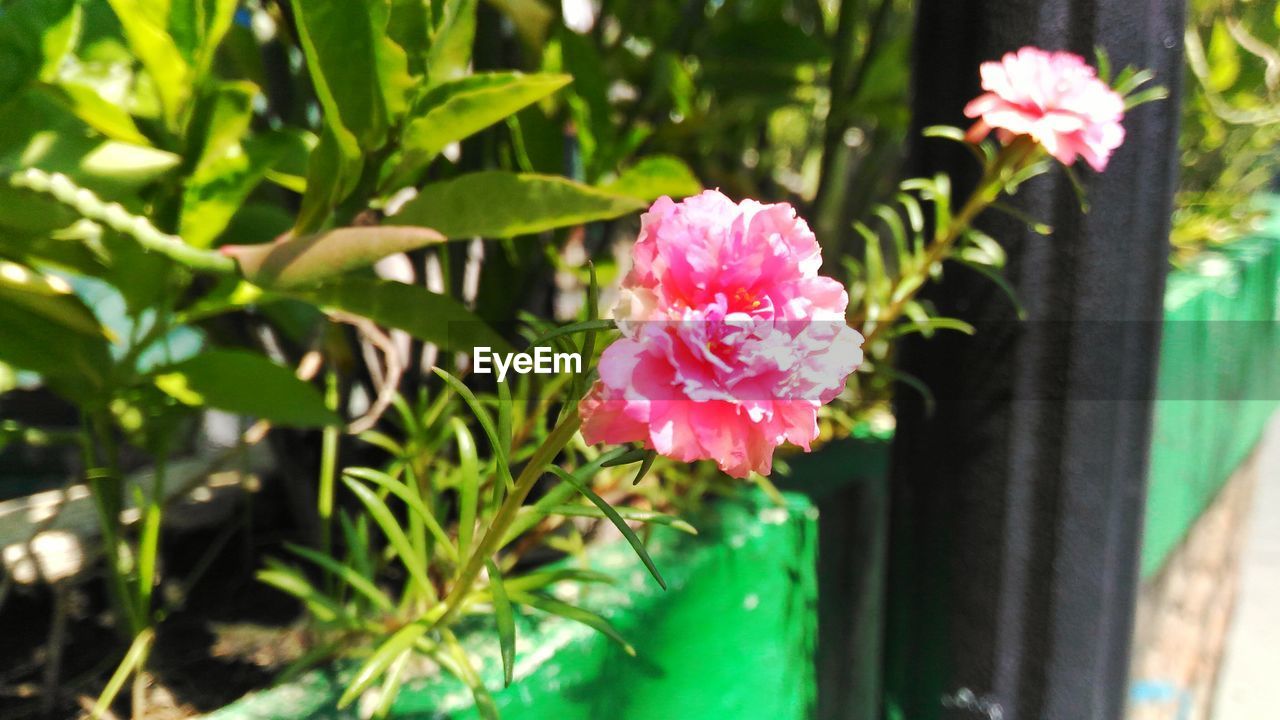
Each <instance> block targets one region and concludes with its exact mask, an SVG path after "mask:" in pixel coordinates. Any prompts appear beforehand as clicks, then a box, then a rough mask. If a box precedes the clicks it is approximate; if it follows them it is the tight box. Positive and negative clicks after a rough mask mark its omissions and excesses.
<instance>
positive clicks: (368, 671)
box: [338, 622, 427, 708]
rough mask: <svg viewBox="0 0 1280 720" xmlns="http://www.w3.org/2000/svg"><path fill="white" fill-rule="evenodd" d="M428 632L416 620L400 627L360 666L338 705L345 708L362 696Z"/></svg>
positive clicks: (424, 626)
mask: <svg viewBox="0 0 1280 720" xmlns="http://www.w3.org/2000/svg"><path fill="white" fill-rule="evenodd" d="M426 632H427V626H426V625H425V624H423V623H421V622H415V623H412V624H410V625H406V626H404V627H402V628H400V630H398V631H397V632H396V634H395V635H392V636H391V637H390V638H388V639H387V641H386V642H384V643H383V644H382V645H380V646H378V649H377V650H375V651H374V652H373V655H370V656H369V659H368V660H366V661H365V663H364V665H361V666H360V670H358V671H357V672H356V674H355V677H353V678H352V679H351V682H350V683H349V684H348V685H347V689H346V691H345V692H343V693H342V697H340V698H338V707H339V708H345V707H346V706H348V705H350V704H351V703H352V701H354V700H355V699H356V698H358V697H360V694H361V693H363V692H364V691H365V690H367V689H369V686H370V685H372V684H373V683H374V682H375V681H376V680H377V679H378V678H379V677H380V676H381V675H382V674H383V673H384V672H386V670H387V668H389V667H391V664H392V663H393V662H395V661H396V659H397V658H399V657H400V656H401V655H403V654H404V653H405V652H408V651H410V650H412V648H413V646H414V643H416V642H418V639H419V638H421V637H422V636H423V635H425V634H426Z"/></svg>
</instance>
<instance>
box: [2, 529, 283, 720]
mask: <svg viewBox="0 0 1280 720" xmlns="http://www.w3.org/2000/svg"><path fill="white" fill-rule="evenodd" d="M257 509H259V510H260V509H261V505H259V507H258V508H257ZM276 514H277V515H283V513H276ZM262 520H263V518H261V517H256V518H255V519H254V521H253V523H252V525H253V526H254V527H256V528H259V530H258V531H257V533H249V532H246V531H244V530H243V527H244V526H243V524H242V525H241V529H240V530H237V531H235V532H233V533H232V534H231V535H230V536H229V537H226V536H222V537H220V536H219V535H220V533H222V532H223V531H222V530H220V529H214V530H212V531H208V532H204V531H202V532H195V533H187V534H183V535H177V536H166V537H165V538H164V542H163V543H162V547H163V548H165V552H164V557H163V561H164V568H165V569H166V573H165V578H166V580H165V582H164V584H162V585H161V587H159V588H157V591H156V594H157V597H158V598H165V597H172V596H174V595H175V594H176V593H178V592H180V591H179V590H178V588H180V587H183V586H184V585H185V584H187V583H188V582H190V583H191V590H190V592H189V593H187V595H186V600H185V602H183V603H182V604H181V606H180V607H179V608H178V609H177V610H175V611H173V612H172V613H171V614H169V615H168V616H167V617H166V618H164V620H163V621H162V622H161V624H160V625H159V627H158V630H157V633H156V644H155V647H154V648H153V650H152V653H151V658H150V661H149V664H148V667H149V670H150V678H149V679H150V682H149V683H148V687H147V689H146V711H145V713H144V714H143V716H142V717H145V718H149V719H152V718H153V719H155V720H171V719H176V718H187V717H193V716H197V715H200V714H203V713H206V712H209V711H212V710H215V709H217V708H219V707H222V706H224V705H226V704H228V703H230V702H231V701H233V700H235V699H237V698H239V697H241V696H242V695H244V694H245V693H247V692H249V691H252V690H255V689H258V688H262V687H266V686H267V685H269V684H270V683H271V682H272V680H273V679H274V678H275V677H276V676H277V675H278V674H279V672H280V670H282V669H283V668H284V667H285V666H287V664H288V663H289V662H290V661H291V660H293V659H296V658H297V657H298V656H300V655H301V654H302V652H303V651H304V650H305V643H304V640H305V639H304V637H303V635H302V632H301V630H300V628H301V625H300V622H299V618H300V608H299V606H298V604H297V603H296V602H295V601H293V600H292V599H291V598H289V597H288V596H286V595H284V594H283V593H280V592H277V591H275V590H272V589H271V588H269V587H267V586H265V585H263V584H262V583H260V582H258V581H257V580H256V579H254V577H253V573H254V571H255V570H256V569H258V568H261V567H262V566H263V559H264V558H265V557H269V556H275V557H283V556H285V555H286V553H285V552H284V551H283V549H282V548H281V545H280V543H281V541H282V540H284V539H290V538H289V537H288V536H289V535H290V534H291V531H292V528H289V527H287V521H285V525H286V526H285V527H283V528H282V527H281V525H280V524H278V523H277V524H274V525H273V524H271V523H265V524H264V523H263V522H262ZM271 520H275V521H280V520H282V518H280V517H276V518H271ZM264 527H274V528H280V529H279V530H277V531H276V532H275V534H274V535H273V536H271V537H265V536H263V534H262V531H261V528H264ZM219 543H221V547H220V548H219V549H217V551H216V555H215V556H213V558H212V562H209V560H208V559H207V558H206V556H207V555H208V552H209V551H210V548H217V546H218V545H219ZM202 561H203V564H205V567H206V569H205V570H204V572H203V573H202V574H200V575H199V576H198V577H195V576H194V573H195V572H196V571H197V568H199V567H200V565H201V564H202ZM65 592H66V596H65V599H64V602H66V603H67V604H68V607H69V613H68V620H67V626H66V634H65V638H66V641H65V645H64V648H63V653H62V668H61V672H60V673H59V678H58V681H57V683H56V685H55V690H54V691H53V693H52V695H51V696H50V695H48V694H46V693H45V691H44V689H45V683H46V681H45V677H44V674H45V670H46V664H47V659H48V637H49V634H50V625H51V622H52V619H53V615H54V613H53V608H54V607H55V603H56V598H55V594H54V592H53V591H52V590H51V589H50V588H47V587H40V588H16V589H14V590H12V591H11V592H9V593H8V597H7V598H5V599H4V600H3V605H0V720H18V719H19V718H53V719H64V718H87V717H88V716H89V713H88V709H89V708H91V707H92V705H93V702H94V701H95V700H96V699H97V697H98V694H99V693H100V692H101V690H102V688H103V687H104V686H105V684H106V682H107V680H108V679H109V678H110V676H111V673H112V672H113V671H114V670H115V666H116V664H117V663H118V662H119V661H120V659H121V658H122V657H123V655H124V652H125V649H126V647H127V643H126V642H125V641H124V640H122V639H121V638H120V637H119V636H117V635H116V634H115V632H114V631H113V630H112V629H111V628H112V624H111V617H110V613H109V612H108V610H107V607H108V605H107V598H106V595H105V585H104V582H103V579H102V578H101V577H98V578H92V579H89V580H87V581H83V582H79V583H77V584H76V585H75V586H74V587H71V588H68V589H67V590H66V591H65ZM111 711H112V713H113V714H114V716H115V717H116V718H119V719H121V720H123V719H126V718H129V717H131V716H132V707H131V698H130V687H129V686H126V688H125V690H124V691H122V692H121V693H120V696H119V697H118V699H117V700H116V702H115V703H114V705H113V706H112V708H111Z"/></svg>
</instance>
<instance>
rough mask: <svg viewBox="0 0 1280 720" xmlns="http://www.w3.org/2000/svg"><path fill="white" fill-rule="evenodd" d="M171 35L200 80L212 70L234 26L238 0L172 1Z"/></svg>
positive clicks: (170, 14)
mask: <svg viewBox="0 0 1280 720" xmlns="http://www.w3.org/2000/svg"><path fill="white" fill-rule="evenodd" d="M171 2H172V4H171V6H170V13H169V34H170V35H171V36H173V38H174V40H175V42H176V43H177V45H178V49H179V50H180V51H181V52H182V54H183V56H184V57H185V58H187V60H188V62H190V63H191V66H192V67H193V68H194V77H195V78H196V79H197V81H199V80H200V79H202V78H204V77H205V75H206V74H207V73H208V72H209V66H210V65H211V64H212V63H213V58H214V55H215V53H216V51H217V49H218V45H219V44H220V43H221V42H222V38H223V37H225V36H226V34H227V31H229V30H230V29H231V23H232V20H234V18H235V13H236V5H237V0H171Z"/></svg>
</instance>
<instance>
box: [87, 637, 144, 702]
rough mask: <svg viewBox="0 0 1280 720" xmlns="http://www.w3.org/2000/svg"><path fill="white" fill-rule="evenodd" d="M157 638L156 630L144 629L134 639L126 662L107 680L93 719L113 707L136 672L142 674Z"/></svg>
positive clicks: (125, 657) (121, 662) (125, 656)
mask: <svg viewBox="0 0 1280 720" xmlns="http://www.w3.org/2000/svg"><path fill="white" fill-rule="evenodd" d="M155 637H156V633H155V630H153V629H151V628H144V629H143V630H142V632H140V633H138V634H137V635H136V636H135V637H134V638H133V642H132V643H130V644H129V650H128V651H127V652H126V653H125V654H124V660H121V661H120V666H119V667H117V668H116V671H115V672H114V673H112V674H111V679H110V680H107V684H106V686H105V687H103V688H102V694H101V695H99V696H98V701H97V702H95V703H94V704H93V712H92V713H91V715H92V717H103V715H104V714H105V713H106V712H107V709H108V708H110V707H111V703H113V702H115V699H116V695H119V694H120V690H121V689H123V688H124V683H125V681H126V680H128V679H129V676H130V675H132V674H134V673H135V672H141V671H142V669H143V668H144V667H146V664H147V656H148V655H150V654H151V643H152V641H154V640H155Z"/></svg>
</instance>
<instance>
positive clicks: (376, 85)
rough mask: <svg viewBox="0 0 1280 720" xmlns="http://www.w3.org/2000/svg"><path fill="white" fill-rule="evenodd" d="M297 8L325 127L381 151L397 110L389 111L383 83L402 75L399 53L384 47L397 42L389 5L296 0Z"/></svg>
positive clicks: (295, 15) (309, 69)
mask: <svg viewBox="0 0 1280 720" xmlns="http://www.w3.org/2000/svg"><path fill="white" fill-rule="evenodd" d="M291 5H292V6H293V11H294V19H295V21H296V24H297V28H298V38H299V40H300V41H301V42H302V51H303V54H304V55H305V56H306V59H307V69H308V71H309V72H310V74H311V82H312V85H313V86H314V87H315V91H316V97H317V98H318V99H319V101H320V106H321V108H323V110H324V120H325V123H326V124H327V125H330V126H331V127H334V128H341V129H345V130H347V131H348V132H350V133H351V134H352V135H353V136H354V137H355V140H356V141H357V142H358V143H359V147H360V148H363V149H365V150H374V149H377V148H379V147H381V146H382V144H383V142H384V141H385V140H386V135H387V129H388V128H389V127H390V124H391V118H392V115H393V110H394V109H395V108H389V107H388V102H387V95H386V94H385V93H384V87H383V84H384V82H387V81H390V79H391V76H392V75H396V74H398V73H397V72H396V70H395V68H394V67H393V66H394V65H395V62H396V59H394V58H392V57H391V55H392V54H393V53H392V52H390V51H389V50H388V48H386V47H385V46H384V45H383V43H384V42H386V43H390V42H391V41H390V40H389V39H388V38H387V37H386V27H387V20H388V12H389V11H388V8H387V6H386V4H385V3H384V2H381V0H378V1H375V2H366V1H364V0H361V1H359V2H357V1H356V0H350V1H348V2H333V1H332V0H293V1H292V3H291ZM403 59H404V57H403V53H401V54H400V57H399V60H400V61H403ZM401 72H403V68H401ZM395 82H397V83H399V80H396V81H395Z"/></svg>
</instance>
